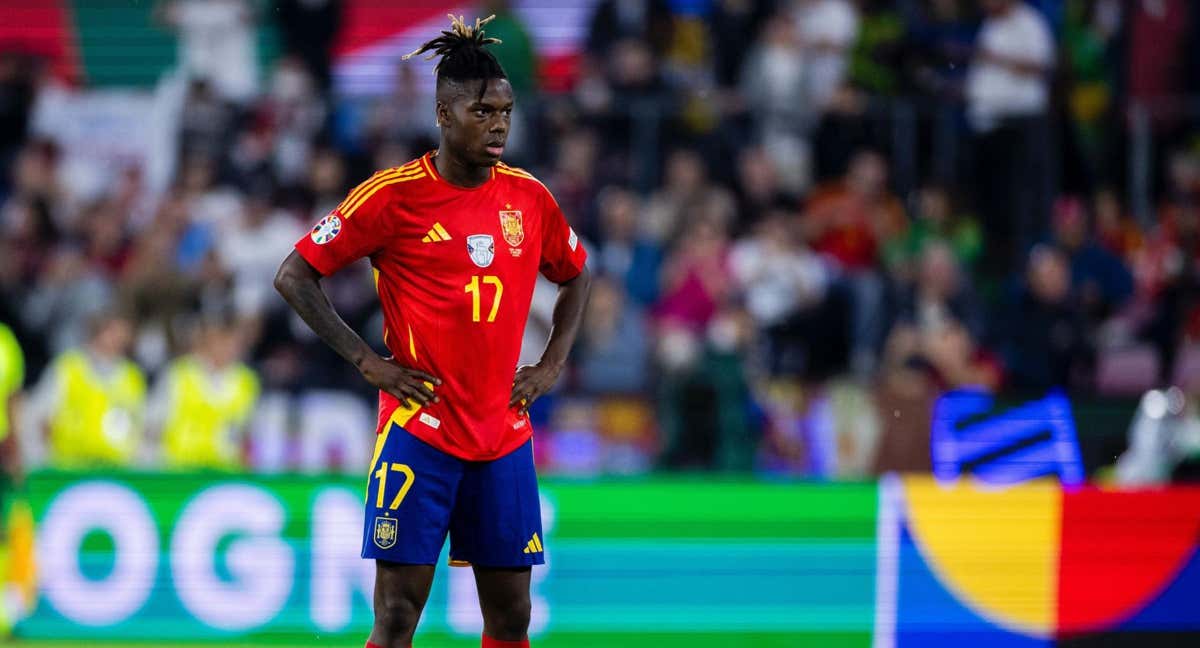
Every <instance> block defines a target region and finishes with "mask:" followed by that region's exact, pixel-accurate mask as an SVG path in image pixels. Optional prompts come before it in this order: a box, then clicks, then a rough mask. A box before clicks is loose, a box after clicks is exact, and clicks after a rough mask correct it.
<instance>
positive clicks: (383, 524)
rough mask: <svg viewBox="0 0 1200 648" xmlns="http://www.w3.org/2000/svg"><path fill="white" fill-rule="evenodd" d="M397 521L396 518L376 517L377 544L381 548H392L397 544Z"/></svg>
mask: <svg viewBox="0 0 1200 648" xmlns="http://www.w3.org/2000/svg"><path fill="white" fill-rule="evenodd" d="M397 528H398V527H397V522H396V519H395V518H389V517H377V518H375V546H376V547H379V548H380V549H391V548H392V547H394V546H395V545H396V530H397Z"/></svg>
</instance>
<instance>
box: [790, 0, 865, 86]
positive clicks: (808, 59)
mask: <svg viewBox="0 0 1200 648" xmlns="http://www.w3.org/2000/svg"><path fill="white" fill-rule="evenodd" d="M795 16H796V28H797V35H798V36H799V38H800V46H801V48H802V49H803V50H804V52H805V55H804V60H805V65H804V67H805V76H806V77H807V80H808V97H809V100H810V101H811V102H812V105H814V106H816V107H818V108H824V107H825V106H826V105H828V104H829V101H830V99H831V98H832V97H833V94H834V92H836V91H837V89H838V86H839V85H841V83H842V80H843V79H844V78H845V76H846V67H847V58H848V56H849V52H850V47H851V46H853V45H854V41H855V39H856V38H858V12H857V11H856V10H855V8H854V5H852V4H851V3H850V2H848V1H847V0H806V1H804V2H801V3H800V5H799V7H798V10H797V12H796V14H795Z"/></svg>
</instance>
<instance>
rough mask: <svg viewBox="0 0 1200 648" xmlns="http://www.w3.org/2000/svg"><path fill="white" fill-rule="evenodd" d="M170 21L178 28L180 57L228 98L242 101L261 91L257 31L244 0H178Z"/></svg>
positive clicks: (189, 71) (192, 70)
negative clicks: (256, 40) (259, 86)
mask: <svg viewBox="0 0 1200 648" xmlns="http://www.w3.org/2000/svg"><path fill="white" fill-rule="evenodd" d="M167 11H168V20H169V21H170V22H171V23H172V24H174V25H175V26H176V27H177V28H178V29H179V60H180V63H181V65H182V66H183V67H184V69H185V70H187V72H188V73H189V74H190V75H191V76H193V77H195V78H201V79H207V80H208V81H209V82H211V83H212V84H213V86H214V87H215V88H216V90H217V93H218V94H220V95H221V96H222V97H224V98H225V99H228V100H231V101H235V102H238V103H241V102H243V101H246V100H249V99H251V98H253V97H254V95H255V93H256V92H257V91H258V65H257V59H256V58H255V32H254V20H253V16H252V15H251V9H250V7H249V6H248V5H247V3H246V2H244V1H243V0H176V1H175V2H173V3H172V4H171V5H170V7H169V8H168V10H167Z"/></svg>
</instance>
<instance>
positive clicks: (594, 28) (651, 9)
mask: <svg viewBox="0 0 1200 648" xmlns="http://www.w3.org/2000/svg"><path fill="white" fill-rule="evenodd" d="M670 37H671V11H670V9H669V8H668V3H667V2H665V1H664V0H600V2H598V3H597V4H596V9H595V12H594V13H593V14H592V18H591V21H590V23H589V25H588V36H587V53H588V55H589V56H591V57H594V58H595V59H597V60H603V59H604V58H606V57H608V56H610V55H611V54H612V48H613V46H614V45H615V44H616V43H618V42H619V41H622V40H625V39H629V38H633V39H639V40H643V41H645V42H646V43H648V44H650V45H651V46H652V47H653V49H654V51H656V52H661V51H663V50H664V49H666V44H667V43H668V42H670Z"/></svg>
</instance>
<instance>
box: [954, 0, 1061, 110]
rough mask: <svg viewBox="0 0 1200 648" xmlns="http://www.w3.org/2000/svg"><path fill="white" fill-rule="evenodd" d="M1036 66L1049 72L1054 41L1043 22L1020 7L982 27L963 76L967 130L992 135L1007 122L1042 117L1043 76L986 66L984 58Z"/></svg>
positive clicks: (1046, 95) (1045, 90) (1045, 95)
mask: <svg viewBox="0 0 1200 648" xmlns="http://www.w3.org/2000/svg"><path fill="white" fill-rule="evenodd" d="M988 55H991V56H996V57H999V58H1002V59H1006V60H1014V61H1020V62H1023V63H1028V64H1031V65H1037V66H1039V67H1041V68H1042V69H1043V70H1045V71H1047V72H1048V71H1049V70H1050V68H1051V67H1053V65H1054V36H1053V34H1051V33H1050V27H1049V25H1047V24H1046V20H1045V19H1044V18H1043V17H1042V15H1041V14H1040V13H1038V12H1037V11H1036V10H1035V9H1033V8H1032V7H1030V6H1028V5H1026V4H1025V3H1023V2H1017V3H1016V4H1014V6H1013V8H1012V10H1011V11H1009V12H1008V13H1007V14H1006V15H1004V16H1000V17H990V18H988V19H987V20H985V21H984V22H983V28H982V29H981V30H980V32H979V39H978V42H977V53H976V59H975V61H974V62H973V63H972V64H971V70H970V72H969V74H968V76H967V104H968V107H967V111H968V116H969V117H970V120H971V125H972V126H973V127H974V128H975V129H976V130H979V131H987V130H991V129H992V128H994V127H995V126H996V122H997V121H999V120H1002V119H1006V118H1013V117H1030V116H1034V115H1039V114H1042V113H1044V112H1045V111H1046V108H1047V105H1048V101H1049V92H1050V89H1049V85H1050V81H1049V76H1048V74H1042V75H1034V74H1026V73H1022V72H1018V71H1016V70H1013V69H1012V68H1011V67H1009V66H1006V65H1003V64H1001V63H997V62H994V61H990V60H988V58H987V56H988Z"/></svg>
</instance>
